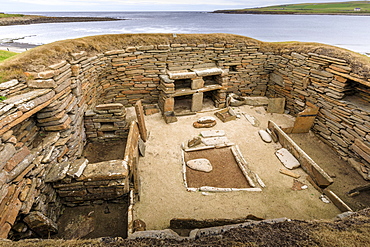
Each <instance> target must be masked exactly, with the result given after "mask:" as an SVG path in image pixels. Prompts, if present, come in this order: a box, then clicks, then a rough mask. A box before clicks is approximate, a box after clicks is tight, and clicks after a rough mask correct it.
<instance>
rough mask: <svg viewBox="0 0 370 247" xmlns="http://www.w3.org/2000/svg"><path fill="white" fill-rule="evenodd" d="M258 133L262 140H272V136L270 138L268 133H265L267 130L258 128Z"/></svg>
mask: <svg viewBox="0 0 370 247" xmlns="http://www.w3.org/2000/svg"><path fill="white" fill-rule="evenodd" d="M258 134H259V135H260V137H261V139H262V140H263V141H264V142H267V143H270V142H272V138H271V136H270V135H269V133H267V132H266V130H259V131H258Z"/></svg>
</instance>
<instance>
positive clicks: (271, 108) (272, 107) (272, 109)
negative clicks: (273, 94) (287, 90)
mask: <svg viewBox="0 0 370 247" xmlns="http://www.w3.org/2000/svg"><path fill="white" fill-rule="evenodd" d="M284 109H285V98H270V99H269V104H268V105H267V112H268V113H279V114H283V113H284Z"/></svg>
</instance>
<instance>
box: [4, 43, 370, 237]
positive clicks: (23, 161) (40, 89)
mask: <svg viewBox="0 0 370 247" xmlns="http://www.w3.org/2000/svg"><path fill="white" fill-rule="evenodd" d="M260 45H261V43H260V42H257V41H255V40H251V39H247V38H246V39H245V42H237V43H233V42H229V41H228V40H219V41H218V42H217V43H204V42H201V43H199V42H198V41H197V40H196V39H194V41H192V42H188V43H181V42H180V43H178V42H175V41H173V40H172V41H171V42H168V43H165V44H162V45H153V44H147V45H140V46H139V45H138V46H134V45H132V46H126V47H122V48H121V49H119V50H109V51H105V52H102V53H99V54H93V55H90V54H89V53H88V52H86V51H83V50H82V51H79V52H77V53H72V54H70V55H69V56H68V59H66V60H62V61H59V62H58V63H55V64H50V65H49V66H48V67H47V68H46V67H45V68H44V69H43V70H42V71H29V72H26V76H27V77H26V78H28V79H12V80H9V81H6V82H2V83H0V96H4V97H5V98H6V99H5V100H3V101H1V102H0V137H1V139H0V238H17V236H20V235H21V236H22V237H32V236H37V237H39V236H47V235H48V234H49V233H53V232H55V231H57V229H56V224H55V222H56V221H57V219H58V217H59V215H60V214H61V210H62V205H63V204H64V205H71V204H74V205H75V204H80V203H85V202H89V201H91V200H94V199H104V198H105V199H111V198H115V197H116V196H119V195H122V194H125V193H127V192H128V183H129V181H128V179H129V178H130V174H134V175H133V176H136V175H135V174H136V172H135V171H133V170H131V169H135V167H134V165H132V164H136V163H137V161H131V160H125V161H115V162H113V161H111V162H105V163H104V162H103V163H104V164H96V163H95V164H90V163H89V162H88V161H86V160H85V159H84V157H82V153H83V149H84V146H85V144H86V142H87V141H110V140H112V139H117V138H118V139H119V138H127V135H129V134H128V133H129V132H128V129H129V125H130V124H128V123H127V122H126V119H125V117H126V110H125V108H126V107H129V106H133V105H135V103H136V102H137V101H138V100H141V101H142V103H143V105H144V106H145V105H151V106H153V105H155V104H157V105H158V106H159V108H160V109H161V111H162V114H164V115H166V114H167V115H168V116H172V115H171V114H170V113H171V112H173V107H174V104H175V101H176V97H180V96H182V95H181V92H186V94H187V95H190V96H191V97H192V104H191V111H198V110H200V109H201V108H202V100H203V97H204V95H203V94H204V93H207V92H208V91H212V92H214V93H213V94H212V99H213V101H214V102H215V105H216V106H218V107H221V108H222V107H224V106H226V98H227V95H228V94H230V93H234V94H235V95H238V96H268V97H270V98H285V103H286V107H285V110H286V111H289V112H290V113H291V114H292V115H294V116H296V115H297V114H298V113H299V112H302V111H303V110H304V109H305V108H306V106H307V102H309V103H310V104H312V105H315V106H316V107H319V111H318V114H317V117H316V120H315V122H314V126H313V131H314V132H315V133H317V135H318V136H319V137H320V138H321V139H322V140H323V141H324V142H326V143H327V144H329V145H330V146H331V147H333V148H334V149H335V150H336V151H337V152H338V154H339V155H340V156H341V157H343V159H345V160H347V161H348V163H349V164H350V165H352V166H354V167H355V168H356V170H357V171H358V172H359V173H360V174H361V175H362V176H363V178H364V179H368V180H369V179H370V109H369V100H370V96H369V86H370V78H369V76H368V74H366V73H365V74H364V75H362V74H358V73H357V74H356V73H354V72H353V71H354V70H355V68H356V67H358V66H361V63H356V64H353V63H352V62H351V61H349V60H348V61H347V60H345V59H343V58H336V57H335V56H327V55H321V54H319V52H318V53H309V52H307V53H304V52H289V53H287V52H285V53H284V52H282V51H279V52H278V51H276V50H273V49H271V50H268V49H267V51H266V47H265V48H264V50H265V51H264V52H263V51H262V49H261V47H260ZM265 46H266V45H265ZM323 53H324V51H323ZM363 66H365V64H363ZM366 66H368V64H367V65H366ZM36 67H37V66H36ZM356 71H360V70H356ZM181 87H183V88H181ZM184 87H186V88H184ZM210 88H211V89H210ZM208 89H210V90H208ZM131 126H133V127H132V128H137V127H135V125H133V124H131ZM135 138H136V139H138V137H136V136H135ZM136 139H135V140H136ZM130 148H131V149H135V147H130ZM127 157H131V156H127ZM127 164H129V165H127ZM94 167H100V168H102V167H106V169H105V171H109V170H110V169H116V168H117V167H119V168H117V169H119V170H120V172H119V175H118V176H113V177H110V176H109V174H100V175H101V176H99V174H98V172H97V173H95V172H92V173H91V171H95V170H94V169H95V168H94ZM135 183H137V182H135ZM104 195H106V197H104Z"/></svg>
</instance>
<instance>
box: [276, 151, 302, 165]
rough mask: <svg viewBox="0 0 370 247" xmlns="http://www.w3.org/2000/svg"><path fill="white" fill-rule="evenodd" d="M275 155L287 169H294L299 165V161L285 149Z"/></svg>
mask: <svg viewBox="0 0 370 247" xmlns="http://www.w3.org/2000/svg"><path fill="white" fill-rule="evenodd" d="M275 155H276V156H277V157H278V158H279V160H280V161H281V163H283V165H284V166H285V167H286V168H288V169H294V168H297V167H299V166H300V165H301V164H300V163H299V161H298V160H297V159H296V158H295V157H294V156H293V154H291V153H290V152H289V151H288V149H286V148H281V149H279V150H278V151H276V153H275Z"/></svg>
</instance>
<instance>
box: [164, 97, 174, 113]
mask: <svg viewBox="0 0 370 247" xmlns="http://www.w3.org/2000/svg"><path fill="white" fill-rule="evenodd" d="M174 108H175V98H166V99H164V105H163V111H164V112H173V111H174Z"/></svg>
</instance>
